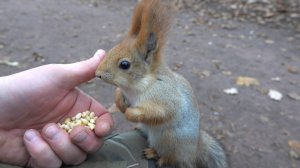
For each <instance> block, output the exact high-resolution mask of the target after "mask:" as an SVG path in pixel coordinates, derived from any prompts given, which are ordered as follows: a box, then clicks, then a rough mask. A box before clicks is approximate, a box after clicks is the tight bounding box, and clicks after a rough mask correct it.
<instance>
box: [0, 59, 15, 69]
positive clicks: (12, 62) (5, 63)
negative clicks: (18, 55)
mask: <svg viewBox="0 0 300 168" xmlns="http://www.w3.org/2000/svg"><path fill="white" fill-rule="evenodd" d="M1 64H3V65H7V66H12V67H16V66H19V62H17V61H8V60H0V65H1Z"/></svg>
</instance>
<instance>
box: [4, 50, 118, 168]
mask: <svg viewBox="0 0 300 168" xmlns="http://www.w3.org/2000/svg"><path fill="white" fill-rule="evenodd" d="M103 56H104V52H103V51H102V50H100V51H98V52H97V53H96V54H95V56H94V57H93V58H91V59H89V60H86V61H82V62H78V63H74V64H51V65H45V66H41V67H37V68H34V69H30V70H27V71H24V72H20V73H18V74H14V75H11V76H6V77H1V78H0V161H1V162H4V163H9V164H14V165H20V166H30V167H59V166H61V164H62V163H65V164H70V165H76V164H79V163H81V162H82V161H83V160H84V159H85V157H86V153H89V152H93V151H95V150H97V149H98V148H99V147H100V146H101V144H102V139H101V137H104V136H106V135H108V134H109V133H110V132H111V129H112V128H113V122H112V118H111V116H110V114H109V113H107V112H106V110H105V109H104V108H103V107H102V105H101V104H99V103H98V102H97V101H96V100H94V99H93V98H91V97H90V96H88V95H86V94H85V93H83V92H82V91H81V90H79V89H78V88H76V86H77V85H79V84H81V83H83V82H86V81H88V80H90V79H92V78H93V77H94V76H95V70H96V67H97V65H98V64H99V63H100V61H101V59H102V57H103ZM85 110H90V111H93V112H95V113H96V115H97V116H99V118H98V119H97V121H96V128H95V132H92V131H91V130H89V129H87V128H85V127H77V128H75V129H74V130H73V131H72V132H71V134H70V135H69V134H67V133H66V132H65V131H63V130H62V129H59V128H58V127H57V125H56V124H54V123H57V122H61V121H63V120H64V119H65V118H67V117H71V116H74V115H75V114H76V113H79V112H82V111H85ZM24 134H25V136H24ZM4 154H6V155H4Z"/></svg>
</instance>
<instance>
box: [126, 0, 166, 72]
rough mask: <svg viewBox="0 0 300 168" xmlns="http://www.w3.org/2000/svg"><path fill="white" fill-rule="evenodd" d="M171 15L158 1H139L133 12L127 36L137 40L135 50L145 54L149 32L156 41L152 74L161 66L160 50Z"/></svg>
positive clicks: (163, 43)
mask: <svg viewBox="0 0 300 168" xmlns="http://www.w3.org/2000/svg"><path fill="white" fill-rule="evenodd" d="M171 15H172V11H171V10H170V9H168V6H167V5H165V4H162V2H160V0H151V1H149V0H148V1H141V2H140V4H139V5H137V7H136V9H135V11H134V14H133V18H132V24H131V25H132V26H131V28H130V31H129V34H128V35H129V36H130V37H134V38H137V41H136V48H138V49H140V50H141V51H142V52H146V51H145V50H146V45H145V44H146V43H147V40H148V38H149V34H150V33H151V32H152V33H154V34H155V36H156V39H157V46H156V47H157V48H156V51H155V52H154V59H153V64H152V72H155V70H156V69H157V67H158V65H160V64H161V50H162V48H163V47H164V45H165V40H166V34H167V32H168V31H169V29H170V25H171V22H172V17H171Z"/></svg>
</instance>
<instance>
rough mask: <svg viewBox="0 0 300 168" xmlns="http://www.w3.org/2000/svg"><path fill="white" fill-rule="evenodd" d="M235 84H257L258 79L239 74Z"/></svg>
mask: <svg viewBox="0 0 300 168" xmlns="http://www.w3.org/2000/svg"><path fill="white" fill-rule="evenodd" d="M235 83H236V85H238V86H247V87H249V86H253V85H259V81H258V80H257V79H255V78H251V77H247V76H240V77H237V79H236V82H235Z"/></svg>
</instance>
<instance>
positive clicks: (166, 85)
mask: <svg viewBox="0 0 300 168" xmlns="http://www.w3.org/2000/svg"><path fill="white" fill-rule="evenodd" d="M171 15H172V12H171V11H170V8H169V7H168V6H167V5H166V4H164V3H162V2H161V1H160V0H142V1H140V2H139V3H138V5H137V6H136V8H135V11H134V14H133V17H132V23H131V28H130V30H129V33H128V35H127V36H126V37H125V39H124V40H123V41H122V42H121V43H119V44H118V45H116V46H115V47H114V48H113V49H111V50H110V51H109V52H108V54H107V56H106V57H105V58H104V60H103V61H102V62H101V63H100V65H99V66H98V68H97V71H96V76H97V77H99V78H101V79H102V80H104V81H105V82H107V83H110V84H113V85H115V86H117V89H116V93H115V103H116V105H117V107H118V108H119V109H120V111H121V112H123V113H124V114H125V116H126V118H127V119H128V120H129V121H131V122H135V123H138V124H139V126H140V129H141V131H142V132H143V133H145V134H146V135H147V139H148V143H149V148H147V149H145V150H144V156H145V158H146V159H156V160H157V165H158V166H159V167H161V166H165V165H166V166H172V167H179V168H226V167H227V162H226V157H225V154H224V151H223V149H222V148H221V147H220V145H219V143H218V142H217V141H216V140H215V139H214V138H212V137H211V136H210V135H209V134H207V133H206V132H205V131H204V130H202V129H201V126H200V112H199V108H198V104H197V101H196V100H197V99H196V97H195V95H194V93H193V90H192V87H191V86H190V84H189V82H188V81H187V80H186V79H185V78H183V77H182V76H181V75H179V74H177V73H175V72H173V71H172V70H171V69H170V68H169V67H168V66H167V65H166V64H165V62H164V61H163V59H162V58H163V57H162V55H163V54H162V50H163V47H164V45H165V43H166V36H167V32H168V30H169V28H170V25H171V20H172V17H171Z"/></svg>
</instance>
